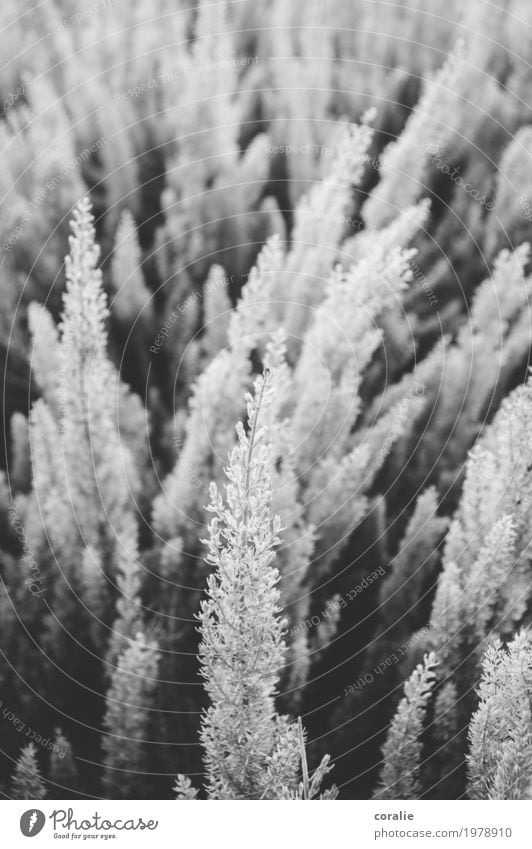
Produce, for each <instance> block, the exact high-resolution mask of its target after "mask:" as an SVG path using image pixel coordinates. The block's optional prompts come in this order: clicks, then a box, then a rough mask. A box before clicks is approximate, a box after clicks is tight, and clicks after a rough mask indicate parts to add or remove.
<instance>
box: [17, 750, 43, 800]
mask: <svg viewBox="0 0 532 849" xmlns="http://www.w3.org/2000/svg"><path fill="white" fill-rule="evenodd" d="M45 796H46V786H45V782H44V779H43V777H42V774H41V771H40V769H39V765H38V763H37V749H36V747H35V745H34V744H33V743H28V745H27V746H24V748H23V749H22V751H21V753H20V757H19V759H18V761H17V764H16V766H15V771H14V773H13V784H12V790H11V798H12V799H36V800H37V799H44V798H45Z"/></svg>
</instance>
